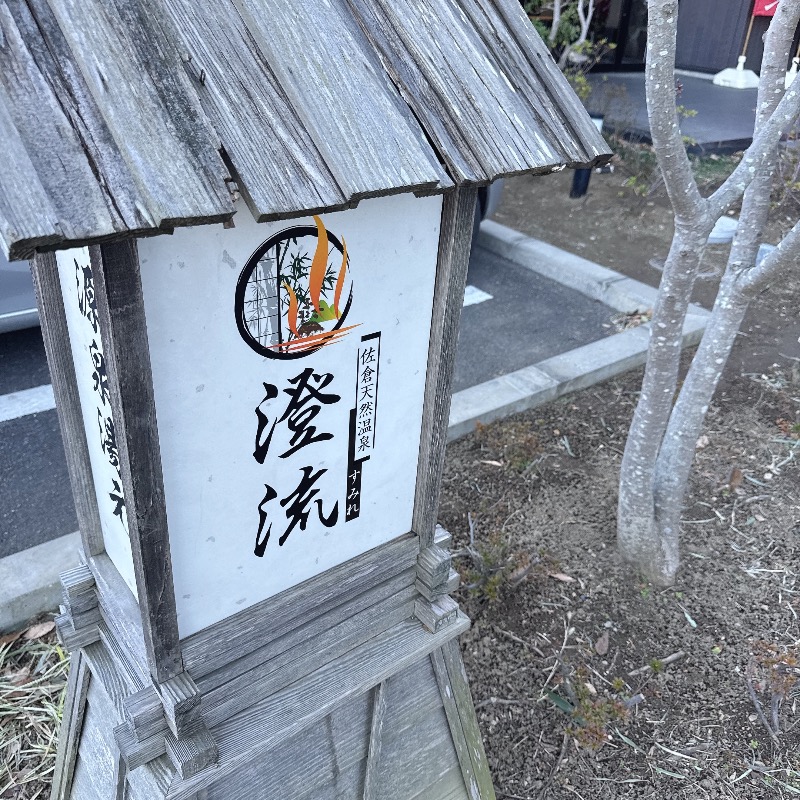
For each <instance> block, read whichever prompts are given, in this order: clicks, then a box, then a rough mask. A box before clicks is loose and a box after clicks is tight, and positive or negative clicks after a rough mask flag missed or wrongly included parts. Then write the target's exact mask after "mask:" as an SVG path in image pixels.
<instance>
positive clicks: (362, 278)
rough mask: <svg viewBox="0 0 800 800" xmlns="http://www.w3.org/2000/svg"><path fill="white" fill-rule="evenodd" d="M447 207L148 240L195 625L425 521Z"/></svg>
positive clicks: (177, 514) (170, 504)
mask: <svg viewBox="0 0 800 800" xmlns="http://www.w3.org/2000/svg"><path fill="white" fill-rule="evenodd" d="M441 204H442V200H441V198H440V197H427V198H415V197H413V196H412V195H400V196H393V197H384V198H378V199H374V200H369V201H362V203H361V204H360V205H359V206H358V207H357V208H355V209H352V210H348V211H343V212H337V213H331V214H324V215H322V216H321V217H312V216H307V217H301V218H298V219H296V220H290V221H284V222H279V223H269V224H256V223H255V221H254V220H253V219H252V217H251V215H250V214H249V212H248V211H247V209H246V207H245V206H244V205H242V206H241V207H240V209H239V213H238V214H237V215H236V227H235V229H233V230H223V229H222V227H221V226H213V227H212V226H209V227H204V228H193V229H186V230H180V231H176V232H175V234H174V235H172V236H162V237H158V238H152V239H144V240H142V241H141V242H140V244H139V257H140V262H141V274H142V286H143V291H144V300H145V311H146V317H147V331H148V338H149V342H150V350H151V363H152V371H153V385H154V391H155V399H156V413H157V417H158V426H159V440H160V446H161V458H162V464H163V473H164V485H165V492H166V500H167V516H168V523H169V536H170V548H171V553H172V561H173V569H174V580H175V594H176V600H177V607H178V622H179V628H180V633H181V636H182V637H185V636H188V635H190V634H192V633H194V632H196V631H198V630H201V629H203V628H205V627H207V626H209V625H211V624H213V623H215V622H218V621H219V620H221V619H225V618H226V617H228V616H230V615H231V614H234V613H236V612H238V611H241V610H242V609H244V608H247V607H248V606H251V605H253V604H254V603H257V602H259V601H261V600H263V599H265V598H266V597H269V596H272V595H274V594H277V593H278V592H281V591H282V590H284V589H287V588H289V587H291V586H294V585H296V584H298V583H300V582H302V581H304V580H307V579H308V578H311V577H313V576H315V575H318V574H320V573H322V572H324V571H326V570H328V569H330V568H331V567H333V566H335V565H337V564H341V563H343V562H345V561H347V560H349V559H351V558H353V557H355V556H356V555H358V554H360V553H363V552H365V551H367V550H369V549H371V548H373V547H376V546H378V545H380V544H382V543H384V542H387V541H389V540H391V539H393V538H395V537H397V536H399V535H402V534H404V533H407V532H408V531H409V530H410V529H411V516H412V511H413V504H414V491H415V481H416V474H417V459H418V453H419V439H420V430H421V424H422V407H423V392H424V387H425V371H426V363H427V355H428V341H429V335H430V321H431V308H432V304H433V286H434V278H435V271H436V261H437V252H438V237H439V228H440V218H441Z"/></svg>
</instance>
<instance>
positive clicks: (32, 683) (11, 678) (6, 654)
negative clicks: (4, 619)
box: [0, 622, 69, 800]
mask: <svg viewBox="0 0 800 800" xmlns="http://www.w3.org/2000/svg"><path fill="white" fill-rule="evenodd" d="M68 668H69V657H68V656H67V654H66V653H65V652H64V650H62V648H61V647H60V645H58V643H57V642H56V641H55V634H54V633H53V624H52V622H44V623H40V624H39V625H34V626H32V627H31V628H28V629H27V630H26V631H20V632H18V633H17V634H9V635H7V636H2V637H0V732H1V735H0V798H3V800H7V799H8V800H23V799H24V800H34V798H44V797H48V796H49V792H50V781H51V780H52V773H53V768H54V765H55V757H56V741H57V736H58V728H59V725H60V722H61V714H62V711H63V707H64V696H65V693H66V686H67V671H68Z"/></svg>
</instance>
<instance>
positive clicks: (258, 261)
mask: <svg viewBox="0 0 800 800" xmlns="http://www.w3.org/2000/svg"><path fill="white" fill-rule="evenodd" d="M314 223H315V225H302V226H297V227H293V228H287V229H286V230H283V231H281V232H280V233H277V234H275V236H273V237H272V238H270V239H268V240H267V241H266V242H264V243H263V244H262V245H261V246H260V247H259V248H258V249H257V250H256V251H255V252H254V253H253V255H252V256H250V258H249V259H248V260H247V263H246V264H245V266H244V269H243V270H242V272H241V274H240V275H239V280H238V281H237V283H236V297H235V302H234V308H235V313H236V325H237V327H238V329H239V333H240V335H241V337H242V339H244V341H245V342H246V343H247V344H248V345H249V346H250V347H251V348H252V349H253V350H255V352H256V353H258V354H259V355H262V356H266V357H267V358H278V359H292V358H302V357H303V356H307V355H309V354H311V353H315V352H317V350H319V349H321V348H322V347H325V346H327V345H329V344H333V343H334V342H337V341H339V339H341V338H342V337H343V336H345V335H347V332H348V331H349V330H350V329H351V328H352V327H355V326H349V327H346V326H345V324H344V323H345V320H346V319H347V315H348V313H349V311H350V306H351V305H352V302H353V281H352V278H351V276H350V268H349V258H348V255H347V245H346V243H345V241H344V239H342V240H341V241H340V240H339V239H338V238H337V237H336V236H334V235H333V234H332V233H331V232H330V231H328V230H327V229H326V228H325V225H324V224H323V222H322V220H321V219H320V218H319V217H316V216H315V217H314Z"/></svg>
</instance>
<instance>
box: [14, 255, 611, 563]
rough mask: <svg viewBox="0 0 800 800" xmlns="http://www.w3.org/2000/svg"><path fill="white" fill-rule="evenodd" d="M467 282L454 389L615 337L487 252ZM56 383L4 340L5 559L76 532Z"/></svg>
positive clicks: (34, 331) (571, 297)
mask: <svg viewBox="0 0 800 800" xmlns="http://www.w3.org/2000/svg"><path fill="white" fill-rule="evenodd" d="M468 284H469V287H468V290H467V294H466V297H465V308H464V309H463V313H462V318H461V335H460V338H459V352H458V356H457V359H456V373H455V382H454V390H455V391H459V390H461V389H465V388H467V387H469V386H474V385H475V384H478V383H482V382H483V381H487V380H489V379H491V378H494V377H496V376H497V375H502V374H506V373H508V372H511V371H514V370H517V369H521V368H522V367H526V366H529V365H531V364H535V363H537V362H538V361H541V360H543V359H545V358H548V357H549V356H552V355H556V354H558V353H563V352H566V351H568V350H571V349H573V348H575V347H579V346H580V345H583V344H588V343H589V342H592V341H596V340H598V339H600V338H602V337H603V336H605V335H607V334H608V333H610V332H611V331H610V330H609V328H608V327H604V325H605V326H607V325H608V322H609V318H610V317H611V316H612V315H613V314H614V311H613V310H612V309H610V308H608V307H607V306H603V305H602V304H600V303H598V302H596V301H593V300H591V299H589V298H587V297H585V296H584V295H582V294H580V293H578V292H576V291H573V290H571V289H567V288H565V287H563V286H561V285H560V284H556V283H553V282H552V281H549V280H547V279H546V278H543V277H541V276H539V275H537V274H536V273H533V272H531V271H530V270H527V269H525V268H524V267H521V266H518V265H516V264H514V263H512V262H510V261H507V260H505V259H502V258H500V257H498V256H495V255H492V254H490V253H488V252H487V251H485V250H482V249H480V248H479V249H477V250H476V251H475V253H474V255H473V259H472V262H471V264H470V271H469V276H468ZM49 381H50V378H49V374H48V370H47V360H46V358H45V353H44V346H43V344H42V338H41V334H40V331H39V329H38V328H30V329H27V330H23V331H17V332H14V333H5V334H0V558H2V557H4V556H7V555H11V554H12V553H15V552H18V551H20V550H23V549H25V548H28V547H33V546H34V545H37V544H41V543H43V542H46V541H50V540H52V539H55V538H57V537H59V536H63V535H64V534H67V533H72V532H73V531H75V530H76V529H77V527H78V524H77V520H76V517H75V509H74V507H73V503H72V496H71V492H70V486H69V479H68V477H67V468H66V462H65V459H64V450H63V446H62V442H61V434H60V432H59V428H58V419H57V417H56V412H55V409H54V408H53V407H52V406H53V400H52V393H51V389H50V386H49ZM42 409H44V410H42Z"/></svg>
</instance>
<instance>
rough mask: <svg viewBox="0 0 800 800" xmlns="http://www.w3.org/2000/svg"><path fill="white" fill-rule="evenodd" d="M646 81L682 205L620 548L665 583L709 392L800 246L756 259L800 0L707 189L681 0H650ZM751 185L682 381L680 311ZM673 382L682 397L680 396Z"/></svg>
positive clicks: (792, 95) (658, 143) (639, 418)
mask: <svg viewBox="0 0 800 800" xmlns="http://www.w3.org/2000/svg"><path fill="white" fill-rule="evenodd" d="M648 13H649V20H648V45H647V63H646V71H645V82H646V88H647V106H648V114H649V118H650V129H651V135H652V140H653V147H654V149H655V152H656V156H657V158H658V163H659V167H660V169H661V172H662V175H663V176H664V182H665V186H666V189H667V193H668V195H669V198H670V202H671V204H672V207H673V211H674V213H675V234H674V237H673V241H672V246H671V247H670V251H669V254H668V256H667V260H666V263H665V265H664V272H663V275H662V280H661V285H660V287H659V296H658V300H657V303H656V307H655V309H654V310H653V320H652V324H651V336H650V344H649V349H648V356H647V364H646V367H645V375H644V380H643V383H642V391H641V394H640V396H639V402H638V404H637V406H636V410H635V412H634V417H633V421H632V423H631V428H630V432H629V434H628V439H627V443H626V446H625V452H624V455H623V460H622V466H621V473H620V491H619V504H618V516H617V540H618V546H619V549H620V552H621V553H622V555H623V556H624V557H625V558H626V559H627V560H628V561H630V562H631V563H632V564H633V565H634V566H635V567H636V568H637V569H638V570H639V571H640V572H641V573H642V574H643V575H644V576H645V577H646V578H647V579H649V580H651V581H652V582H654V583H656V584H658V585H662V586H668V585H671V584H672V583H673V582H674V580H675V576H676V573H677V570H678V566H679V563H680V557H679V534H680V520H681V512H682V508H683V500H684V497H685V495H686V489H687V485H688V481H689V475H690V472H691V466H692V462H693V459H694V452H695V446H696V442H697V439H698V437H699V435H700V432H701V430H702V426H703V422H704V419H705V415H706V413H707V411H708V406H709V404H710V402H711V398H712V396H713V394H714V391H715V390H716V387H717V384H718V383H719V379H720V376H721V375H722V371H723V369H724V366H725V363H726V361H727V359H728V356H729V354H730V351H731V348H732V346H733V343H734V340H735V337H736V334H737V332H738V330H739V327H740V325H741V322H742V319H743V318H744V314H745V312H746V310H747V305H748V303H749V301H750V299H751V298H752V297H753V296H754V295H755V294H756V293H757V292H758V291H759V290H760V288H762V287H763V286H764V285H766V284H767V283H768V282H769V281H771V280H774V279H775V278H776V277H777V276H778V275H779V274H780V272H781V271H782V270H784V269H786V268H788V266H789V265H790V264H791V263H792V262H793V261H794V260H796V258H797V257H798V255H800V230H798V226H795V228H794V229H792V231H791V232H790V233H789V234H788V235H787V236H786V237H785V238H784V240H783V242H781V244H780V246H779V247H778V249H777V250H775V251H774V252H773V253H772V254H771V255H770V256H769V257H768V258H767V259H765V261H764V262H763V263H762V264H761V265H760V266H759V267H755V266H754V265H755V260H756V254H757V252H758V248H759V245H760V243H761V234H762V230H763V227H764V225H765V223H766V220H767V214H768V212H769V198H770V188H771V184H772V173H773V170H774V164H775V157H776V151H777V145H778V142H779V140H780V136H781V135H782V133H783V132H784V131H785V130H786V129H787V128H788V127H789V125H791V123H792V122H793V121H794V120H795V118H796V117H797V113H798V109H800V91H798V90H797V89H795V88H794V86H792V87H790V89H789V90H787V91H786V93H785V95H784V91H783V87H784V75H785V71H786V64H787V63H788V59H789V55H790V52H789V49H790V47H791V43H792V38H793V36H794V32H795V30H796V28H797V24H798V19H800V0H782V2H781V3H780V5H779V6H778V10H777V13H776V15H775V17H774V18H773V21H772V23H771V25H770V28H769V32H768V34H767V39H766V42H765V48H764V60H763V62H762V72H761V83H760V86H759V93H758V112H757V119H756V131H755V134H754V140H753V143H752V145H751V146H750V147H749V148H748V150H747V152H746V153H745V155H744V157H743V158H742V160H741V162H740V163H739V165H738V166H737V168H736V169H735V170H734V172H733V173H732V174H731V175H730V176H729V178H728V179H727V180H726V181H725V183H724V184H723V185H722V186H721V187H720V188H719V189H718V190H717V191H716V192H714V193H713V194H712V195H711V196H710V197H708V198H704V197H703V196H702V195H701V194H700V191H699V190H698V187H697V184H696V182H695V179H694V176H693V174H692V170H691V164H690V162H689V159H688V157H687V154H686V148H685V146H684V142H683V139H682V136H681V133H680V128H679V120H678V114H677V109H676V103H675V78H674V64H675V40H676V30H677V15H678V3H677V0H648ZM742 196H743V200H742V211H741V214H740V218H739V225H738V227H737V231H736V235H735V237H734V242H733V244H732V247H731V254H730V258H729V260H728V264H727V267H726V271H725V274H724V276H723V279H722V281H721V284H720V288H719V291H718V295H717V300H716V303H715V306H714V309H713V311H712V314H711V317H710V320H709V323H708V326H707V328H706V332H705V334H704V336H703V339H702V342H701V344H700V346H699V348H698V350H697V353H696V354H695V357H694V359H693V361H692V365H691V367H690V369H689V373H688V375H687V377H686V380H685V381H684V383H683V386H682V387H681V390H680V392H677V388H678V369H679V361H680V343H681V333H682V329H683V323H684V319H685V317H686V312H687V310H688V307H689V300H690V297H691V293H692V289H693V287H694V282H695V279H696V277H697V273H698V268H699V266H700V262H701V260H702V256H703V251H704V248H705V245H706V242H707V240H708V236H709V234H710V233H711V230H712V228H713V226H714V223H715V222H716V220H717V219H718V218H719V217H720V216H721V215H722V214H724V213H725V212H726V211H727V210H728V209H729V208H730V206H731V205H732V204H733V203H734V202H735V201H736V200H738V199H739V198H740V197H742ZM676 393H677V399H676Z"/></svg>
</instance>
